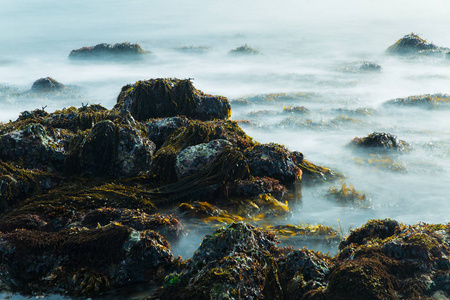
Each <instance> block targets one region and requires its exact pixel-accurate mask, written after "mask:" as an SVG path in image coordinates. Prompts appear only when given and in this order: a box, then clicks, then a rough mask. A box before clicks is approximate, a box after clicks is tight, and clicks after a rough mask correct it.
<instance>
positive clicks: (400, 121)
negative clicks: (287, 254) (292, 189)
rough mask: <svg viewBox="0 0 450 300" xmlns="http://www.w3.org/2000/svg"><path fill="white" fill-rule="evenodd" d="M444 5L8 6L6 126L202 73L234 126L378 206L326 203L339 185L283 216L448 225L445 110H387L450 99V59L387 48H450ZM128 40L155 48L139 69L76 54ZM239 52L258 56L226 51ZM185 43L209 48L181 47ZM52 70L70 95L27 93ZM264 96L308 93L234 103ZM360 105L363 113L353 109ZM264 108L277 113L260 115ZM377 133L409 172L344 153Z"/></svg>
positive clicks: (302, 0) (8, 0)
mask: <svg viewBox="0 0 450 300" xmlns="http://www.w3.org/2000/svg"><path fill="white" fill-rule="evenodd" d="M449 11H450V2H448V1H444V0H432V1H403V0H402V1H386V0H383V1H377V2H373V1H361V0H343V1H330V0H326V1H320V0H319V1H312V0H296V1H294V0H292V1H288V0H282V1H267V0H262V1H250V0H239V1H236V0H231V1H211V0H208V1H206V0H198V1H180V0H175V1H170V2H167V1H134V0H128V1H85V0H79V1H70V2H65V1H55V0H52V1H50V0H46V1H31V0H22V1H12V0H3V1H2V7H1V8H0V28H2V29H3V30H2V35H1V36H0V121H3V122H6V121H8V120H15V119H16V118H17V117H18V115H19V113H20V112H21V111H24V110H32V109H35V108H41V107H45V106H46V110H47V111H48V112H52V111H54V110H56V109H59V108H62V107H68V106H71V105H75V106H77V107H79V106H81V104H82V103H84V104H86V103H100V104H102V105H103V106H105V107H108V108H111V107H112V106H113V105H114V104H115V101H116V97H117V95H118V93H119V91H120V89H121V87H122V86H123V85H125V84H127V83H132V82H135V81H137V80H142V79H149V78H156V77H178V78H194V85H195V86H196V87H197V88H199V89H201V90H203V91H204V92H206V93H210V94H218V95H224V96H226V97H228V98H229V99H230V100H231V101H232V119H235V120H239V119H248V120H250V121H251V124H250V125H246V124H244V125H243V128H244V130H245V131H246V132H247V133H248V134H249V135H250V136H252V137H254V138H255V140H257V141H259V142H276V143H280V144H284V145H286V146H287V147H288V148H289V149H290V150H293V151H294V150H295V151H301V152H302V153H304V155H305V157H306V158H307V159H308V160H310V161H312V162H314V163H316V164H319V165H323V166H327V167H330V168H332V169H335V170H337V171H339V172H341V173H343V174H344V175H345V176H346V179H345V181H346V182H348V183H351V184H353V185H354V186H355V188H356V189H357V190H361V191H362V192H364V193H365V194H366V195H367V197H368V198H370V205H369V207H367V208H358V207H354V206H351V205H348V206H345V205H340V204H337V203H335V202H333V201H332V200H330V199H328V198H327V197H326V193H327V191H328V188H329V187H330V185H331V186H333V185H334V186H336V185H338V184H339V182H338V183H332V184H323V185H318V186H305V187H303V196H302V199H301V200H299V202H301V203H298V204H297V205H296V206H295V208H294V211H293V213H292V215H290V216H289V217H288V218H287V219H285V220H281V221H280V220H278V221H277V222H279V223H293V224H302V223H308V224H317V223H322V224H325V225H331V226H334V227H337V226H341V227H343V228H344V230H345V231H346V232H347V231H348V230H349V229H351V228H354V227H357V226H360V225H361V224H363V223H365V222H366V221H367V220H368V219H372V218H393V219H396V220H398V221H401V222H405V223H408V224H412V223H417V222H419V221H422V222H429V223H443V222H448V221H450V217H449V216H450V206H448V205H447V201H448V200H449V195H450V191H449V189H448V183H449V182H450V176H449V170H450V162H449V155H450V135H449V133H450V132H449V131H450V126H449V125H450V121H449V119H448V113H449V112H450V111H449V110H448V109H447V110H445V109H437V110H426V109H420V108H406V107H396V108H392V107H386V106H385V105H383V103H384V102H386V101H388V100H390V99H394V98H398V97H407V96H412V95H419V94H425V93H430V94H433V93H450V60H445V59H444V58H443V57H439V56H436V57H421V58H413V59H411V58H400V57H391V56H387V55H386V54H385V53H384V51H385V49H386V48H387V47H388V46H389V45H391V44H393V43H394V42H395V41H397V40H398V39H399V38H401V37H403V36H404V35H406V34H409V33H411V32H414V33H416V34H419V35H420V36H421V37H422V38H424V39H427V40H428V41H430V42H433V43H435V44H436V45H439V46H447V47H448V46H450V35H449V34H448V28H449V21H448V12H449ZM124 41H129V42H132V43H139V44H140V45H141V46H142V48H144V49H145V50H149V51H151V52H152V53H151V54H149V55H147V56H146V57H145V58H144V59H143V60H139V61H112V62H111V61H98V62H95V61H87V62H85V61H71V60H69V59H68V54H69V53H70V51H71V50H72V49H76V48H80V47H83V46H93V45H96V44H99V43H118V42H124ZM244 44H248V45H249V46H251V47H252V48H255V49H257V50H259V51H261V55H255V56H248V57H247V56H245V57H244V56H240V57H235V56H231V55H229V54H228V52H229V51H230V50H232V49H235V48H237V47H239V46H241V45H244ZM183 46H194V47H198V46H203V47H208V48H209V49H210V50H209V51H207V52H205V53H190V52H183V51H180V49H179V48H180V47H183ZM362 61H369V62H374V63H376V64H379V65H380V66H381V67H382V69H381V71H380V72H375V73H364V72H358V71H357V69H355V68H357V66H358V64H360V63H361V62H362ZM47 76H50V77H53V78H55V79H56V80H58V81H59V82H61V83H63V84H66V85H69V86H72V87H73V88H74V93H73V94H71V95H62V96H56V97H48V96H39V95H32V96H30V94H27V90H29V89H30V87H31V85H32V83H33V82H34V81H35V80H36V79H38V78H41V77H47ZM268 93H305V94H307V95H310V96H309V97H303V98H302V97H299V98H298V99H295V100H289V99H287V100H286V99H284V98H283V99H280V100H279V101H278V102H276V101H275V102H271V103H266V102H261V103H258V104H250V105H242V104H237V103H238V102H239V99H242V98H245V97H254V96H256V95H263V94H268ZM283 105H284V106H305V107H306V108H307V109H308V110H309V111H310V114H309V115H307V116H299V115H295V114H285V113H283ZM358 109H365V110H366V111H367V113H357V112H355V111H356V110H358ZM261 110H269V112H265V113H259V114H258V113H253V114H252V112H255V111H261ZM340 117H344V119H343V118H340ZM345 118H347V119H345ZM350 118H352V119H353V120H350ZM333 120H334V121H333ZM342 120H344V121H342ZM307 124H309V125H308V126H307ZM374 131H379V132H389V133H391V134H394V135H397V136H398V137H399V138H400V139H402V140H405V141H406V142H408V143H410V144H411V145H412V150H411V151H409V152H407V153H404V154H400V153H392V154H388V155H389V157H390V158H391V159H392V160H393V161H394V163H398V164H399V165H401V166H402V167H403V168H404V169H403V171H402V172H393V171H392V170H386V169H383V168H377V167H374V166H371V165H365V164H363V163H361V160H368V159H371V158H373V157H371V156H369V155H368V154H367V153H361V152H357V151H355V150H352V149H350V148H349V147H348V146H347V144H348V143H349V142H350V141H351V140H352V139H353V138H354V137H356V136H359V137H363V136H366V135H368V134H370V133H372V132H374ZM376 158H379V157H378V156H376ZM338 219H339V220H340V221H339V223H338V221H337V220H338ZM339 224H340V225H339ZM195 240H199V238H197V237H196V238H195ZM183 254H185V253H183Z"/></svg>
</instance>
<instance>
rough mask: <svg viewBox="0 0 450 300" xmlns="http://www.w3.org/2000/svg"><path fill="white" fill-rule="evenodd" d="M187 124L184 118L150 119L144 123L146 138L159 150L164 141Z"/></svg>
mask: <svg viewBox="0 0 450 300" xmlns="http://www.w3.org/2000/svg"><path fill="white" fill-rule="evenodd" d="M188 124H189V121H188V119H186V117H170V118H157V119H150V120H148V121H147V122H146V123H145V127H146V128H147V137H148V138H149V139H150V140H152V141H153V142H154V143H155V144H156V149H159V148H161V146H162V145H163V144H164V142H165V141H166V139H167V138H168V137H169V135H171V134H172V133H174V132H175V131H176V130H177V129H179V128H182V127H186V126H187V125H188Z"/></svg>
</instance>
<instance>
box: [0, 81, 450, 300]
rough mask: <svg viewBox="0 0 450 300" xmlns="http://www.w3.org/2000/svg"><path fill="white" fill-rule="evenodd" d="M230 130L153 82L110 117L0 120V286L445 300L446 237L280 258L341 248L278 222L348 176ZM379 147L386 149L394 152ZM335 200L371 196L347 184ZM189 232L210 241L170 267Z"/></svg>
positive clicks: (185, 95) (196, 295) (397, 230)
mask: <svg viewBox="0 0 450 300" xmlns="http://www.w3.org/2000/svg"><path fill="white" fill-rule="evenodd" d="M229 118H230V104H229V103H228V100H227V98H225V97H220V96H211V95H207V94H204V93H203V92H201V91H199V90H197V89H195V87H194V86H193V84H192V81H191V80H189V79H185V80H180V79H174V78H171V79H164V78H159V79H150V80H143V81H138V82H136V83H134V84H129V85H126V86H124V87H123V88H122V91H121V92H120V95H119V96H118V98H117V104H116V105H115V107H114V108H113V109H107V108H105V107H102V106H101V105H98V104H94V105H83V106H81V107H79V108H75V107H69V108H63V109H61V110H58V111H55V112H52V113H48V112H46V111H45V110H44V109H36V110H34V111H25V112H23V113H21V115H20V116H19V117H18V119H17V120H15V121H11V122H9V123H5V124H1V125H0V214H1V218H0V289H1V290H2V291H8V292H18V293H22V294H27V295H43V294H64V295H70V296H80V297H94V296H99V295H102V294H105V293H108V292H111V291H114V290H117V289H121V288H124V287H130V286H134V285H136V284H141V285H144V286H145V287H146V288H148V290H152V289H155V292H154V293H153V295H152V296H150V297H149V299H358V297H362V298H361V299H417V298H420V297H422V299H426V298H427V297H433V296H434V295H437V294H439V295H441V294H443V295H447V296H449V293H450V290H449V288H448V286H449V285H450V284H449V275H448V274H449V273H448V270H449V268H450V265H449V263H448V255H449V253H448V249H449V248H448V246H449V245H448V240H449V233H450V228H449V227H448V225H427V224H418V225H414V226H406V225H402V224H399V223H397V222H395V221H393V220H372V221H370V222H368V223H367V224H366V225H364V226H363V227H361V228H359V229H356V230H354V231H353V232H352V233H351V234H350V235H349V236H348V237H347V238H346V239H345V240H344V241H342V242H341V244H340V246H339V249H340V252H339V253H338V254H337V255H335V256H333V257H331V256H329V255H326V254H323V253H320V252H316V251H312V250H308V249H306V248H303V249H297V250H295V249H294V248H292V247H291V246H286V245H289V243H290V241H293V240H299V239H300V240H302V239H303V240H306V239H310V240H311V239H312V240H316V241H321V242H323V243H333V244H335V245H336V246H337V244H338V242H339V241H340V240H342V236H341V233H340V232H339V231H338V230H335V229H333V228H330V227H327V226H323V225H320V224H316V225H312V224H303V225H299V224H285V222H281V223H282V224H281V225H278V224H273V221H274V220H285V219H284V218H285V217H286V216H287V215H289V213H290V207H291V206H292V205H295V203H296V201H298V199H299V198H301V186H302V185H303V184H311V185H313V184H321V183H323V182H330V181H332V180H334V179H337V178H340V177H342V175H341V174H339V173H337V172H335V171H333V170H330V169H328V168H326V167H322V166H318V165H316V164H313V163H311V162H309V161H307V160H306V159H305V158H304V155H303V154H302V153H301V152H297V151H290V150H289V149H287V148H286V147H285V146H283V145H279V144H275V143H268V144H261V143H258V142H257V141H254V140H253V139H252V138H251V137H249V136H248V135H247V134H246V133H245V132H244V131H243V130H242V128H241V127H240V126H239V124H238V123H237V122H235V121H231V120H229ZM387 138H388V139H387V141H384V139H381V140H380V141H381V142H383V143H385V142H386V143H388V144H389V147H393V144H392V143H394V144H395V143H396V144H398V145H399V146H401V145H402V143H400V142H401V141H397V140H396V139H393V138H391V137H390V136H387ZM391 144H392V145H391ZM382 145H384V144H382ZM330 194H331V195H333V196H335V197H336V198H337V199H336V201H350V202H351V201H353V202H356V201H364V200H365V196H364V195H363V194H362V193H359V192H357V191H355V190H354V188H353V187H351V186H350V185H349V186H346V185H343V186H342V188H341V189H337V188H336V189H334V190H331V192H330ZM269 224H270V225H269ZM198 227H202V228H207V229H208V232H209V233H210V234H208V235H206V236H205V238H204V239H203V241H202V243H201V245H200V246H199V248H198V249H197V250H196V251H195V253H194V255H193V257H192V258H190V259H187V260H183V259H182V258H181V257H176V256H175V255H174V253H173V252H172V246H173V245H176V244H177V242H179V239H180V238H181V237H184V236H186V235H189V234H190V230H191V229H194V228H198ZM211 232H212V233H211ZM280 241H281V242H282V244H280ZM282 245H283V246H282Z"/></svg>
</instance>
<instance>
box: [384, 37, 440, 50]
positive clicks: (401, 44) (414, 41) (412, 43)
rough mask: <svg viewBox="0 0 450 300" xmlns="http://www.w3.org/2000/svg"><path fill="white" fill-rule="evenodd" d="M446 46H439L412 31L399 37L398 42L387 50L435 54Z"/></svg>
mask: <svg viewBox="0 0 450 300" xmlns="http://www.w3.org/2000/svg"><path fill="white" fill-rule="evenodd" d="M445 49H446V48H441V47H438V46H436V45H434V44H432V43H429V42H427V41H426V40H424V39H422V38H421V37H419V36H418V35H416V34H414V33H410V34H407V35H405V36H404V37H403V38H401V39H399V40H398V41H397V42H396V43H394V44H393V45H391V46H389V48H387V50H386V52H387V53H389V54H398V55H408V54H433V53H435V52H438V53H442V51H444V50H445Z"/></svg>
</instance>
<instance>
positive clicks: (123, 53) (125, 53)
mask: <svg viewBox="0 0 450 300" xmlns="http://www.w3.org/2000/svg"><path fill="white" fill-rule="evenodd" d="M146 53H148V52H147V51H144V50H143V49H142V48H141V46H140V45H138V44H131V43H117V44H114V45H111V44H105V43H103V44H98V45H95V46H90V47H82V48H80V49H74V50H72V51H71V52H70V54H69V58H71V59H100V58H109V57H140V56H142V55H143V54H146Z"/></svg>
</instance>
